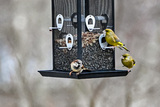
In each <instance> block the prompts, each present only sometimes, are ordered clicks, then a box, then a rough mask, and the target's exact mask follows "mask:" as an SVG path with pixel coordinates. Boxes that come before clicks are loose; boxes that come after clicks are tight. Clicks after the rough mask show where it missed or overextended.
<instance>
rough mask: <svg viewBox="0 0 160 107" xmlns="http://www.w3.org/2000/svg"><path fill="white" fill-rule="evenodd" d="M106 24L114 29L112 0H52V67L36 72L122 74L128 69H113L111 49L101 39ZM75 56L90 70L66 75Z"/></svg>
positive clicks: (82, 76)
mask: <svg viewBox="0 0 160 107" xmlns="http://www.w3.org/2000/svg"><path fill="white" fill-rule="evenodd" d="M106 28H110V29H112V30H114V0H52V27H50V28H49V29H50V31H52V43H53V44H52V46H53V69H52V70H41V71H38V72H39V73H40V74H41V75H42V76H48V77H62V78H75V79H86V78H100V77H115V76H126V75H127V74H128V70H115V49H113V48H110V47H108V44H107V42H106V41H105V35H104V34H103V30H104V29H106ZM76 59H81V60H82V62H83V65H84V66H85V67H86V68H87V69H88V70H90V71H88V70H84V71H83V72H82V73H80V74H79V75H76V73H72V75H71V76H69V72H70V71H71V68H70V64H71V62H72V61H74V60H76Z"/></svg>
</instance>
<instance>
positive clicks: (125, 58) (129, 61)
mask: <svg viewBox="0 0 160 107" xmlns="http://www.w3.org/2000/svg"><path fill="white" fill-rule="evenodd" d="M121 62H122V64H123V65H124V66H125V67H127V68H129V70H128V72H130V71H131V68H132V67H133V66H135V63H136V62H135V61H134V59H133V58H132V56H130V55H129V54H128V53H126V54H123V55H122V59H121Z"/></svg>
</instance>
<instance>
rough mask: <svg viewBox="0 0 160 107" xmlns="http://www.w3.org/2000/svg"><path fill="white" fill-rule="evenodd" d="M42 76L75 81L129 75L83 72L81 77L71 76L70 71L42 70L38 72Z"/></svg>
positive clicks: (117, 71)
mask: <svg viewBox="0 0 160 107" xmlns="http://www.w3.org/2000/svg"><path fill="white" fill-rule="evenodd" d="M38 72H39V73H40V74H41V75H42V76H47V77H59V78H73V79H89V78H102V77H117V76H126V75H128V70H108V71H83V72H82V73H80V74H79V75H76V73H75V72H73V73H72V75H71V76H69V72H70V71H55V70H42V71H38Z"/></svg>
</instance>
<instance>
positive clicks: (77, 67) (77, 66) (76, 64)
mask: <svg viewBox="0 0 160 107" xmlns="http://www.w3.org/2000/svg"><path fill="white" fill-rule="evenodd" d="M71 69H72V71H71V72H70V73H69V75H70V76H71V74H72V72H77V73H76V75H79V74H80V73H81V72H82V71H83V70H85V68H84V66H83V64H82V61H81V60H79V59H77V60H74V61H73V62H72V63H71Z"/></svg>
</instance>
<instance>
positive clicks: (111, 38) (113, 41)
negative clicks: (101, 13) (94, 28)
mask: <svg viewBox="0 0 160 107" xmlns="http://www.w3.org/2000/svg"><path fill="white" fill-rule="evenodd" d="M105 34H106V36H105V39H106V42H107V43H108V44H110V45H112V46H117V47H118V48H120V49H122V48H124V49H125V50H126V51H129V50H128V49H127V48H126V47H125V46H124V44H123V43H122V42H121V41H120V39H119V38H118V37H117V35H116V34H115V33H114V32H113V30H112V29H105Z"/></svg>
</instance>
